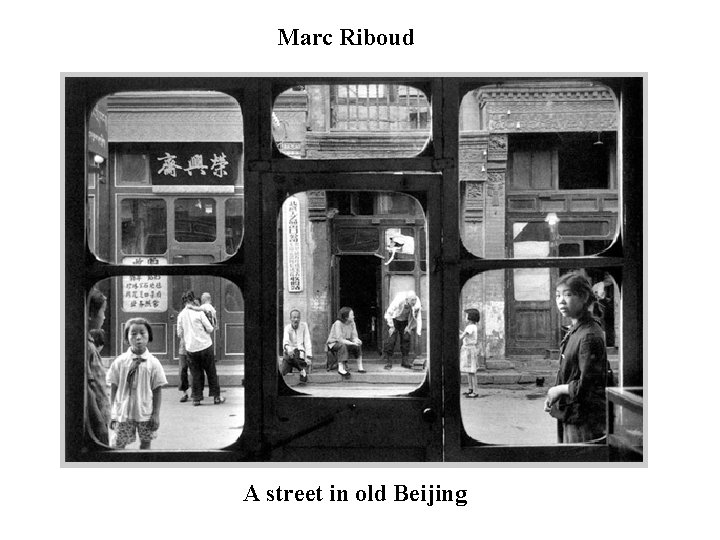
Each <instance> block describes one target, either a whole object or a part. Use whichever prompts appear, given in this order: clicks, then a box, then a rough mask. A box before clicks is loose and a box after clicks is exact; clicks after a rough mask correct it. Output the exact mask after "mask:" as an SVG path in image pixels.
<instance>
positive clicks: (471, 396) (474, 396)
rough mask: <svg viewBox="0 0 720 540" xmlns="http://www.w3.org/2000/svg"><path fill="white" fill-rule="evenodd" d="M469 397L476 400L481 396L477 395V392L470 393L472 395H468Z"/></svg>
mask: <svg viewBox="0 0 720 540" xmlns="http://www.w3.org/2000/svg"><path fill="white" fill-rule="evenodd" d="M467 397H469V398H476V397H480V395H479V394H476V393H475V392H470V393H469V394H468V395H467Z"/></svg>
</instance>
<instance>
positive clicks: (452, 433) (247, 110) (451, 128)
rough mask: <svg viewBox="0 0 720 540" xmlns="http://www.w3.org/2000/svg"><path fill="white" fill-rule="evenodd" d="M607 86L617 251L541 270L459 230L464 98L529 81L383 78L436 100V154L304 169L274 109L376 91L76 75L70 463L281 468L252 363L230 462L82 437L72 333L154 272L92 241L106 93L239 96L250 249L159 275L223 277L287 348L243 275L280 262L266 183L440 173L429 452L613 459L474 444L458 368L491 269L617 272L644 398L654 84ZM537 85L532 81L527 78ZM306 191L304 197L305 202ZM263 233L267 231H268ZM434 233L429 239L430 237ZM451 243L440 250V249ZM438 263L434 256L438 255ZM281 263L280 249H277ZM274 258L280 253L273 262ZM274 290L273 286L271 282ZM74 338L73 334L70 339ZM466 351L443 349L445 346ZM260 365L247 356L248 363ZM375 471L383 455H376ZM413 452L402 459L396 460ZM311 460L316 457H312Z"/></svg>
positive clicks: (68, 312)
mask: <svg viewBox="0 0 720 540" xmlns="http://www.w3.org/2000/svg"><path fill="white" fill-rule="evenodd" d="M577 79H579V80H592V81H596V82H599V83H601V84H604V85H606V86H608V87H609V88H610V89H611V90H612V91H613V92H614V93H615V95H616V97H617V99H618V104H619V130H618V138H617V156H618V176H617V178H618V183H619V184H620V186H618V187H619V190H618V191H619V198H620V214H619V218H618V219H619V234H618V236H617V238H616V240H615V242H614V243H613V245H612V246H611V247H610V248H609V249H608V250H606V251H605V252H603V254H602V255H601V256H595V257H579V258H573V259H567V258H544V259H541V260H535V259H522V260H515V259H480V258H477V257H475V256H472V255H469V254H468V253H467V252H466V251H465V250H464V248H463V247H462V240H461V237H460V229H459V225H458V224H459V215H460V204H459V201H460V197H459V189H460V182H459V173H458V159H459V112H460V101H461V99H462V97H463V96H464V95H465V94H466V92H468V91H471V90H473V89H475V88H477V87H479V86H483V85H485V84H490V83H497V82H503V81H515V82H522V81H524V80H526V79H524V78H517V77H515V78H512V77H510V78H503V77H482V76H479V77H462V78H461V77H431V76H427V77H412V78H399V77H377V78H373V81H375V82H376V83H378V84H383V83H387V82H391V83H396V84H409V85H411V86H416V87H418V88H420V89H423V91H425V89H428V88H429V89H431V92H430V93H429V94H428V92H425V93H426V95H428V97H429V98H430V100H431V108H432V113H433V114H432V119H431V125H432V129H431V135H430V144H429V146H428V148H427V151H426V152H423V153H422V154H421V155H418V156H414V157H408V158H398V159H394V158H360V159H332V160H323V159H303V160H293V159H291V158H288V157H286V156H284V155H282V154H280V153H279V152H278V150H277V148H276V147H275V145H274V143H273V142H272V134H271V130H272V126H271V114H272V108H273V102H274V97H275V96H276V95H278V94H279V93H280V92H281V91H282V90H284V89H287V88H290V87H292V86H296V85H298V84H313V83H316V84H333V83H335V84H352V83H353V82H354V81H356V82H357V83H358V84H359V83H361V82H362V81H367V79H360V78H358V79H353V78H352V77H344V78H337V77H322V78H318V77H308V78H302V79H299V78H295V77H293V78H287V77H274V78H273V77H269V78H260V77H247V78H235V77H202V78H196V77H143V78H140V77H112V78H109V77H74V76H65V96H64V97H65V120H66V122H65V125H66V130H65V171H64V173H65V179H66V181H65V218H66V229H65V253H66V257H65V317H66V323H67V325H66V328H68V329H69V330H68V331H67V332H66V336H65V365H64V376H65V418H64V420H65V440H64V445H65V446H64V450H65V456H64V458H65V460H66V461H69V462H75V461H77V462H84V461H108V462H134V461H139V460H140V461H167V462H182V461H214V462H237V461H264V460H271V459H278V458H277V455H276V454H273V452H272V448H271V447H272V444H273V443H274V442H277V441H273V440H272V438H271V437H270V435H269V433H268V431H267V429H266V426H265V425H264V424H265V421H266V419H267V418H269V417H270V416H271V415H273V414H274V413H275V410H274V406H275V399H276V396H277V394H276V387H273V384H274V382H275V379H274V377H276V376H277V375H276V370H272V369H271V367H269V366H267V365H262V363H261V362H259V361H250V362H248V361H246V365H245V377H246V382H247V384H246V385H245V411H246V418H245V426H244V430H243V434H242V436H241V437H240V439H239V440H238V442H237V443H235V444H233V445H231V446H229V447H227V448H225V449H220V450H204V451H179V452H178V451H173V452H167V451H150V452H147V453H142V454H139V453H136V452H130V451H126V452H114V451H112V450H108V449H105V448H103V447H100V446H99V445H97V444H96V443H95V442H94V441H93V440H88V439H87V437H86V436H85V435H84V430H83V409H84V398H85V388H84V380H85V370H84V362H80V361H78V359H79V358H83V357H84V356H85V348H86V336H85V334H84V332H77V331H74V330H75V329H76V328H75V325H74V324H71V323H75V322H76V321H81V320H83V321H84V320H87V314H86V304H85V298H87V294H88V292H89V290H90V288H91V287H92V286H93V284H94V283H96V282H97V281H99V280H101V279H104V278H108V277H114V276H123V275H142V274H143V269H142V268H141V267H140V268H134V267H131V266H125V265H121V264H111V263H105V262H101V261H99V260H98V259H97V258H96V257H95V256H94V255H93V253H92V252H91V251H90V249H89V246H88V241H87V229H86V215H85V211H86V209H85V206H86V202H87V196H88V191H87V189H86V181H87V178H88V174H87V173H88V171H87V167H88V164H87V159H85V158H84V156H86V155H87V153H86V150H87V149H86V131H87V130H86V126H87V118H88V116H89V114H90V112H91V111H92V107H93V106H94V104H95V102H96V101H97V100H98V99H99V98H101V97H103V96H105V95H108V94H111V93H114V92H118V91H130V90H150V89H152V90H164V89H173V90H185V89H187V90H215V91H219V92H224V93H226V94H228V95H230V96H231V97H234V98H235V99H236V100H237V101H238V103H239V104H240V107H241V110H242V114H243V124H244V130H245V133H244V138H243V141H244V142H243V144H244V164H243V166H244V171H243V173H244V192H245V213H244V225H245V230H244V234H243V242H242V246H241V248H240V250H239V251H238V252H237V253H236V254H235V255H233V256H230V257H229V258H228V259H227V260H225V261H223V262H219V263H215V264H212V265H205V264H203V265H167V266H163V267H162V268H160V269H158V271H157V272H156V273H158V274H166V275H183V274H204V275H212V276H218V277H222V278H225V279H228V280H230V281H232V282H233V283H235V285H237V286H238V287H239V288H240V290H241V291H242V294H243V297H244V300H245V321H246V325H247V327H248V328H249V329H253V328H254V329H267V331H268V332H269V333H270V334H272V338H275V337H276V336H275V332H276V319H275V317H274V315H273V310H266V311H265V312H263V311H262V309H258V306H260V307H262V306H264V305H265V304H267V302H268V298H269V296H268V294H269V293H268V292H263V291H262V290H261V288H259V287H257V286H254V285H252V284H250V283H248V282H249V281H252V278H251V279H248V280H246V278H245V276H257V275H262V271H263V261H264V260H266V259H267V257H268V255H267V254H268V251H267V246H265V245H263V241H264V240H265V239H267V238H272V237H273V236H274V235H275V234H276V225H275V223H272V226H269V225H268V226H266V225H267V219H266V218H265V219H263V217H264V216H265V211H266V206H267V201H268V197H273V196H274V194H273V190H272V189H268V187H266V186H269V185H268V184H267V183H266V182H267V181H268V178H270V180H272V177H273V176H274V175H276V174H283V173H287V174H291V175H292V176H294V177H303V176H304V175H307V174H315V173H362V172H367V173H372V172H373V171H386V172H391V173H392V172H397V173H402V172H405V173H413V172H417V173H422V172H433V173H440V176H441V178H442V185H441V186H439V189H440V191H441V193H442V217H441V221H442V224H441V229H442V232H443V240H442V244H441V246H437V249H438V250H439V252H440V255H439V257H436V258H435V260H432V261H431V260H430V255H431V254H430V252H428V254H427V255H428V272H429V271H430V267H433V266H434V267H435V268H437V269H438V272H439V273H440V279H441V283H442V287H441V290H439V291H431V294H436V295H437V296H436V298H437V297H441V298H442V299H443V300H442V302H441V303H440V305H439V311H440V315H439V317H438V320H441V321H442V323H441V324H442V328H441V330H439V333H438V335H439V336H440V337H439V342H436V343H431V348H432V349H433V350H434V351H442V352H441V353H440V355H439V358H438V360H437V361H434V362H432V364H433V365H436V366H437V368H436V369H438V370H441V372H440V376H441V378H442V383H441V384H442V391H443V397H442V408H441V410H440V411H437V412H438V414H439V415H440V418H441V420H442V423H443V426H444V427H443V429H444V439H445V442H444V446H443V447H442V448H440V449H437V448H435V449H431V451H429V453H428V454H427V456H428V459H431V460H444V461H491V462H500V461H502V462H508V461H557V462H559V461H602V460H606V459H607V457H608V447H607V446H604V445H601V446H593V445H562V446H549V447H535V446H504V445H503V446H494V445H484V444H482V443H478V442H477V441H473V440H472V439H470V437H468V435H467V434H466V433H465V431H464V429H463V426H462V418H461V414H460V400H459V398H460V396H459V394H460V373H459V370H458V355H459V351H458V350H456V349H457V329H458V328H459V327H460V323H461V321H460V316H459V312H460V310H459V307H460V306H459V302H460V294H461V290H462V287H463V285H464V283H465V282H466V281H467V279H468V278H469V277H471V276H473V275H476V274H478V273H479V272H483V271H486V270H494V269H512V268H528V267H530V268H532V267H546V266H547V267H553V268H554V267H563V268H568V267H569V268H582V267H608V268H612V269H613V270H614V271H616V272H617V274H618V275H619V276H620V279H619V281H618V284H619V286H620V287H621V288H622V304H621V305H622V321H623V325H622V328H621V332H622V336H621V347H622V349H621V358H622V360H621V373H620V384H622V385H623V386H643V382H644V369H643V368H644V366H643V359H644V344H643V337H644V333H643V331H644V326H643V325H644V318H645V312H644V307H643V291H644V282H643V274H644V251H643V249H644V247H643V238H644V235H643V233H644V229H643V226H644V219H645V217H644V168H643V165H644V162H643V159H644V139H643V129H644V126H643V109H644V78H643V77H641V76H627V77H609V78H608V77H592V76H582V77H577ZM528 80H531V79H528ZM307 185H308V184H307V183H303V182H300V185H299V186H298V189H297V191H303V190H306V189H307V188H306V186H307ZM263 223H265V224H266V225H263ZM426 232H427V234H430V232H429V231H426ZM435 241H439V239H437V238H436V239H435ZM430 247H431V251H432V250H433V249H432V248H433V244H431V245H430ZM78 253H82V254H83V256H82V257H78V256H77V254H78ZM270 253H272V249H271V251H270ZM271 257H274V255H271ZM272 277H273V279H274V276H272ZM70 330H72V331H70ZM262 334H263V332H261V331H247V332H246V334H245V350H246V351H261V350H263V347H264V339H267V338H263V337H262ZM451 343H453V344H455V346H454V347H450V346H447V347H443V344H451ZM247 356H249V355H246V358H247ZM365 450H366V452H367V455H368V456H369V458H370V459H371V460H372V457H373V456H380V455H382V454H381V453H373V450H374V449H373V448H372V447H368V448H366V449H365ZM397 450H401V449H397ZM303 455H310V454H303ZM318 455H319V456H320V457H319V459H318V461H325V460H328V461H329V460H340V461H343V455H344V454H343V448H342V447H336V448H334V450H333V449H332V448H331V449H326V450H325V451H323V452H320V453H319V454H318Z"/></svg>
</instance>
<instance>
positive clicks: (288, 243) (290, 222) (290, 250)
mask: <svg viewBox="0 0 720 540" xmlns="http://www.w3.org/2000/svg"><path fill="white" fill-rule="evenodd" d="M283 241H284V242H283V243H284V245H285V272H286V275H287V290H288V292H301V291H302V290H303V267H302V250H301V244H300V201H299V200H298V199H297V198H296V197H288V199H287V200H286V201H285V203H283Z"/></svg>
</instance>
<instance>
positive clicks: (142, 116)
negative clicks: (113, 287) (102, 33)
mask: <svg viewBox="0 0 720 540" xmlns="http://www.w3.org/2000/svg"><path fill="white" fill-rule="evenodd" d="M87 143H88V156H87V171H88V179H87V184H86V185H87V198H88V200H93V201H94V204H95V207H94V209H92V211H93V212H94V216H95V219H90V220H89V221H88V229H89V230H88V235H87V236H88V238H89V239H92V240H93V242H94V244H93V245H92V246H91V249H92V251H93V252H94V253H95V255H96V256H97V257H98V259H100V260H103V261H108V262H111V263H118V262H120V261H122V260H124V259H125V258H126V256H128V255H162V256H164V257H165V258H166V259H167V261H168V262H169V264H188V263H187V262H186V261H187V259H188V256H190V255H192V256H199V255H202V256H204V257H206V258H205V259H203V260H207V261H208V262H210V263H213V262H219V261H222V260H224V259H226V258H228V257H230V256H231V255H233V254H234V253H235V252H236V251H237V249H238V247H239V245H240V243H241V242H242V234H243V218H244V215H243V214H244V213H243V202H244V199H243V167H242V161H243V122H242V114H241V111H240V107H239V105H238V103H237V102H236V101H235V100H234V99H233V98H231V97H230V96H227V95H225V94H222V93H219V92H205V91H168V92H121V93H116V94H112V95H109V96H106V97H104V98H103V99H101V100H100V101H99V102H98V103H97V105H96V106H95V108H94V109H93V111H92V113H91V115H90V117H89V120H88V132H87ZM90 210H91V208H90V207H89V205H88V212H89V211H90ZM188 244H192V245H191V246H189V245H188ZM189 251H191V253H189ZM190 264H192V263H190Z"/></svg>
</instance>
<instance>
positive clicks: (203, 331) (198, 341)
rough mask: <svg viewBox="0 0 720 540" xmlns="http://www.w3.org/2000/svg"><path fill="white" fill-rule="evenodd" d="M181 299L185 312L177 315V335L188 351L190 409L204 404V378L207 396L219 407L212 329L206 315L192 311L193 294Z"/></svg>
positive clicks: (220, 397)
mask: <svg viewBox="0 0 720 540" xmlns="http://www.w3.org/2000/svg"><path fill="white" fill-rule="evenodd" d="M182 299H183V302H184V303H185V308H184V309H183V310H182V311H181V312H180V315H178V322H177V335H178V337H179V338H180V339H182V340H183V342H184V343H185V350H186V351H187V359H188V366H189V367H190V373H191V374H192V396H191V397H192V400H193V405H195V406H198V405H200V402H201V401H202V400H203V391H204V389H205V375H207V379H208V390H209V392H210V396H212V397H213V401H214V403H215V405H220V404H221V403H224V402H225V398H224V397H223V396H221V395H220V383H219V381H218V376H217V370H216V368H215V353H214V351H213V342H212V337H211V336H212V332H213V330H214V327H213V325H212V324H210V321H209V320H208V318H207V316H206V315H205V312H204V311H202V310H199V309H198V308H197V307H194V303H195V294H194V293H193V292H192V291H188V292H186V293H185V294H184V295H183V298H182ZM193 307H194V309H193Z"/></svg>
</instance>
